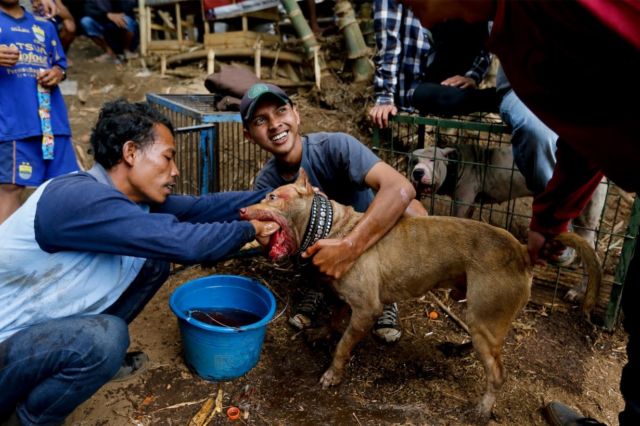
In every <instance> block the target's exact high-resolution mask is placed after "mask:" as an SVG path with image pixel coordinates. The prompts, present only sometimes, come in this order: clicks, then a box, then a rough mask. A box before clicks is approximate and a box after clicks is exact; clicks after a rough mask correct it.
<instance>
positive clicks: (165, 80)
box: [66, 38, 626, 425]
mask: <svg viewBox="0 0 640 426" xmlns="http://www.w3.org/2000/svg"><path fill="white" fill-rule="evenodd" d="M97 54H99V52H98V51H97V50H96V49H95V48H94V47H93V46H92V45H91V44H90V43H89V42H88V41H87V40H85V39H82V38H80V39H78V40H77V41H76V43H75V44H74V45H73V46H72V48H71V52H70V55H69V56H70V58H71V59H72V60H73V67H72V68H71V69H70V70H69V73H68V74H69V79H70V80H72V81H76V82H77V84H78V93H77V94H76V95H70V96H67V97H66V100H67V103H68V107H69V115H70V118H71V124H72V128H73V131H74V139H75V142H76V143H77V146H78V148H79V149H78V151H79V152H80V153H81V156H82V159H83V164H84V165H85V166H88V165H89V164H90V163H91V158H90V155H87V154H86V151H87V148H88V146H87V144H86V142H87V141H88V132H89V131H90V129H91V126H92V125H93V123H94V121H95V119H96V117H97V113H98V111H99V108H100V106H101V105H102V103H103V102H105V101H108V100H112V99H115V98H117V97H120V96H123V97H125V98H127V99H129V100H132V101H142V100H144V95H145V93H147V92H157V93H206V90H205V88H204V85H203V78H204V76H205V72H204V70H203V65H202V64H198V63H191V64H187V65H186V66H184V67H183V70H182V72H181V74H182V75H183V77H176V76H166V77H160V76H159V74H158V71H157V69H156V70H153V69H152V70H151V73H150V74H149V73H145V72H143V68H142V67H141V63H140V61H133V62H131V63H129V64H127V65H124V66H116V65H112V64H109V65H105V64H95V63H91V62H89V61H88V59H89V58H91V57H93V56H96V55H97ZM185 75H192V76H193V77H184V76H185ZM358 90H361V89H358ZM364 92H365V93H366V89H365V90H364ZM300 93H301V94H300V95H299V96H298V99H299V106H300V110H301V113H302V120H303V130H304V131H313V130H331V131H336V130H339V131H346V132H349V133H351V134H354V135H356V136H358V137H359V138H361V140H363V141H365V142H368V141H369V140H370V134H368V133H367V129H366V126H363V124H362V123H363V120H362V119H363V117H364V110H365V109H364V108H365V103H366V98H358V99H355V98H353V96H352V95H348V94H349V93H353V91H350V90H348V89H347V90H345V92H343V94H342V95H344V96H345V101H344V102H340V103H338V105H337V106H336V105H335V104H334V106H333V109H328V108H327V105H326V103H323V102H321V101H318V96H317V93H315V94H314V93H313V91H309V89H302V90H301V91H300ZM345 93H347V94H346V95H345ZM349 96H351V97H349ZM218 273H228V274H240V275H246V276H250V277H255V278H258V279H261V280H264V282H265V283H266V284H268V285H269V286H270V287H271V289H272V290H273V292H274V293H275V294H276V295H277V299H278V310H277V312H278V313H280V312H282V311H283V310H284V311H285V313H284V314H282V315H281V316H279V317H278V318H277V319H276V320H275V321H273V322H272V323H271V324H270V325H269V326H268V329H267V334H266V338H265V342H264V345H263V347H262V354H261V358H260V361H259V362H258V364H257V366H256V367H255V368H253V369H252V370H251V371H250V372H249V373H248V374H246V375H245V376H244V377H241V378H238V379H236V380H233V381H229V382H221V383H214V382H208V381H205V380H202V379H200V378H199V377H198V376H197V375H195V374H193V373H192V372H191V371H189V369H188V368H187V367H186V366H185V364H184V361H183V358H182V355H181V351H182V346H181V341H180V334H179V331H178V327H177V321H176V319H175V316H174V315H173V314H172V313H171V311H170V309H169V306H168V298H169V296H170V294H171V292H172V291H173V290H174V289H175V288H176V287H177V286H179V285H180V284H182V283H184V282H186V281H188V280H191V279H193V278H196V277H200V276H203V275H209V274H218ZM305 285H306V283H305V282H304V280H303V279H302V278H301V277H300V275H299V274H298V273H297V269H296V268H295V267H293V266H292V265H287V264H285V265H278V266H275V265H272V264H270V263H269V262H268V261H266V260H265V259H264V258H262V257H260V256H256V257H249V258H240V259H233V260H228V261H225V262H220V263H218V264H216V265H215V266H213V267H208V268H204V267H202V266H192V267H188V268H184V267H177V268H176V271H175V273H174V274H173V275H172V276H171V278H170V280H169V282H168V283H167V284H166V285H165V286H164V287H163V289H161V290H160V292H159V293H158V294H157V295H156V296H155V297H154V299H153V300H152V301H151V302H150V303H149V305H148V306H147V307H146V309H145V310H144V311H143V312H142V314H141V315H140V316H139V317H138V318H137V319H136V320H135V321H134V322H133V323H132V325H131V327H130V330H131V350H144V351H145V352H147V353H148V354H149V356H150V357H151V365H150V366H149V368H148V369H147V370H146V371H145V372H143V373H142V374H140V375H139V376H137V377H135V378H133V379H132V380H130V381H128V382H121V383H110V384H107V385H106V386H105V387H104V388H102V389H101V390H100V391H99V392H98V393H97V394H95V395H94V396H93V397H92V398H91V399H90V400H88V401H87V402H85V403H84V404H82V405H81V406H80V407H78V409H77V410H76V411H75V412H74V413H73V414H72V415H71V416H70V417H69V418H68V420H67V422H66V424H68V425H129V424H134V425H151V424H153V425H156V424H157V425H187V424H189V422H190V421H191V420H192V418H193V417H194V416H195V415H196V414H197V413H198V411H199V410H200V409H201V408H202V407H203V405H204V404H205V403H206V401H207V400H208V399H209V398H214V399H215V398H216V397H217V396H218V395H219V394H220V395H222V400H221V401H222V406H223V412H222V413H221V414H215V415H214V416H213V417H212V418H211V420H210V423H209V424H228V423H231V421H230V420H228V419H227V418H226V415H225V414H224V413H225V412H226V407H228V406H230V405H234V406H240V407H241V408H242V413H241V419H240V420H238V421H236V423H238V422H240V423H246V424H256V425H263V424H276V425H307V424H308V425H312V424H313V425H315V424H331V425H365V424H366V425H379V424H385V425H387V424H388V425H392V424H393V425H395V424H416V425H417V424H419V425H467V424H477V422H478V419H476V418H475V417H474V416H473V414H472V408H473V406H474V404H475V403H476V402H477V401H478V398H479V397H480V395H481V394H482V392H483V389H484V372H483V370H482V367H481V365H480V363H479V361H478V359H477V357H476V356H475V354H474V353H473V352H472V351H469V350H465V349H460V348H458V347H457V345H458V344H461V343H464V342H466V341H468V336H467V334H466V333H465V332H464V331H462V330H461V328H460V327H459V326H458V325H457V324H456V323H455V322H454V321H452V319H451V318H450V317H449V316H448V315H447V314H446V313H445V312H444V311H443V310H442V309H441V308H440V307H439V306H437V305H436V304H435V302H434V301H433V299H431V298H430V297H429V296H427V297H425V298H422V299H418V300H409V301H404V302H401V303H400V304H399V306H400V314H401V322H402V325H403V328H404V336H403V338H402V339H401V341H400V342H399V343H398V344H395V345H391V346H387V345H383V344H380V343H378V342H377V341H375V340H374V339H373V338H368V339H366V340H365V341H363V342H362V343H361V344H360V346H359V347H358V348H357V349H356V351H355V353H354V356H353V358H352V360H351V362H350V365H349V369H348V372H347V374H346V377H345V380H344V382H343V383H342V384H341V385H339V386H338V387H335V388H333V389H330V390H322V389H321V388H320V387H319V385H318V379H319V377H320V376H321V374H322V372H323V371H324V369H325V368H326V367H327V366H328V364H329V362H330V358H331V351H332V348H333V347H334V344H335V339H334V340H333V341H329V342H323V343H315V344H314V343H311V342H309V341H307V339H305V336H304V335H302V334H299V333H296V332H295V331H294V330H292V329H291V328H290V327H289V326H288V324H287V321H286V318H287V313H286V311H287V310H288V307H290V306H291V304H292V303H294V302H295V300H296V299H297V298H298V297H299V294H300V288H302V287H304V286H305ZM534 294H535V288H534ZM437 295H438V297H440V298H441V299H442V301H443V303H444V304H445V305H446V306H447V307H448V308H449V309H451V311H452V312H453V313H455V314H457V315H460V316H462V317H463V316H464V304H460V303H456V302H453V301H452V300H450V299H449V298H448V297H447V294H446V293H441V292H438V293H437ZM434 310H435V311H437V312H438V313H439V316H438V318H437V319H435V320H433V319H429V318H428V317H427V316H426V315H425V312H430V311H434ZM624 349H625V336H624V333H623V332H622V331H621V330H619V329H618V330H616V331H615V332H613V333H609V332H605V331H603V330H602V329H600V328H596V329H593V328H591V327H590V326H588V325H587V324H586V323H585V321H584V320H583V318H582V317H581V315H580V314H579V311H578V309H577V308H576V307H573V306H570V305H566V304H563V303H562V302H559V301H558V303H557V304H556V305H555V306H553V307H549V306H548V304H537V303H530V304H529V305H528V306H526V308H525V310H524V312H523V313H522V314H520V315H519V316H518V318H517V319H516V321H515V324H514V328H513V330H512V332H511V333H510V334H509V336H508V339H507V342H506V344H505V347H504V360H505V365H506V368H507V371H508V377H507V380H506V383H505V385H504V387H503V389H502V391H501V393H500V394H499V396H498V400H497V404H496V407H495V409H494V414H493V417H492V419H491V420H490V424H503V425H516V424H518V425H519V424H531V425H543V424H546V422H545V421H544V419H543V417H542V416H541V413H540V408H541V407H542V406H543V405H544V403H545V402H547V401H550V400H554V399H557V400H561V401H564V402H566V403H568V404H570V405H573V406H575V407H578V408H579V409H580V410H582V411H583V412H584V413H587V414H589V415H592V416H594V417H596V418H598V419H600V420H601V421H605V422H607V423H608V424H616V423H617V413H618V411H619V410H620V409H621V408H622V405H623V402H622V398H621V396H620V393H619V390H618V383H619V377H620V371H621V368H622V366H623V365H624V363H625V359H626V355H625V351H624Z"/></svg>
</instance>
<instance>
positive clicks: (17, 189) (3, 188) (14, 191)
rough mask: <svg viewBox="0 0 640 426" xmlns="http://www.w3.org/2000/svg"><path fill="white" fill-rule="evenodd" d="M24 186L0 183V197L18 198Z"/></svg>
mask: <svg viewBox="0 0 640 426" xmlns="http://www.w3.org/2000/svg"><path fill="white" fill-rule="evenodd" d="M22 191H24V186H22V185H15V184H13V183H0V196H2V197H15V198H20V195H21V194H22Z"/></svg>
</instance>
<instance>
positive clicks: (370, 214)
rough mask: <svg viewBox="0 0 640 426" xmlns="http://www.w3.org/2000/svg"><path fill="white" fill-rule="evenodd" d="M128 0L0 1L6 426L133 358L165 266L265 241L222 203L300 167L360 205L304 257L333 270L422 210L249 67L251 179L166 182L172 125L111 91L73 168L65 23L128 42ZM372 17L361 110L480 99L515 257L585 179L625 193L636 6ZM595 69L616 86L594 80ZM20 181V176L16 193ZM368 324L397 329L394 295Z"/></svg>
mask: <svg viewBox="0 0 640 426" xmlns="http://www.w3.org/2000/svg"><path fill="white" fill-rule="evenodd" d="M136 3H137V2H135V1H133V2H132V1H126V0H121V1H115V0H114V1H109V0H93V1H91V0H88V1H86V2H83V5H82V7H81V8H80V9H81V10H78V5H77V4H74V5H69V6H71V7H67V5H65V4H64V3H63V2H62V1H61V0H34V1H33V2H28V3H27V4H22V2H21V1H19V0H0V30H1V31H0V242H1V243H0V299H1V300H3V303H2V304H1V305H0V354H1V355H0V389H4V390H9V389H10V391H3V392H2V393H1V394H0V421H4V422H9V423H8V424H11V422H13V424H62V423H63V422H64V419H65V418H66V417H67V416H68V415H69V414H70V413H71V412H72V411H73V410H74V409H75V408H76V407H77V406H78V405H79V404H81V403H82V402H83V401H85V400H86V399H88V398H90V397H91V395H93V394H94V393H95V392H96V391H97V390H98V389H99V388H100V387H102V386H103V385H104V384H105V383H107V382H108V381H110V380H118V379H125V378H127V377H129V376H131V375H132V374H134V373H135V372H136V371H137V370H139V369H140V368H141V367H142V366H143V364H144V363H145V362H147V361H148V358H147V357H146V355H145V354H143V353H140V352H127V349H128V346H129V333H128V324H129V323H130V322H131V321H132V320H133V319H134V318H135V317H136V316H137V315H138V314H139V313H140V312H141V310H142V309H143V308H144V306H145V305H146V304H147V303H148V302H149V301H150V300H151V298H152V297H153V296H154V294H155V293H156V292H157V290H158V289H159V288H160V287H161V286H162V284H163V283H164V282H165V280H166V278H167V276H168V273H169V262H176V263H182V264H190V263H199V262H213V261H216V260H218V259H221V258H223V257H225V256H228V255H230V254H232V253H235V252H237V250H239V249H240V247H242V246H243V245H244V244H245V243H247V242H250V241H253V240H257V241H258V242H259V243H260V244H261V245H263V246H265V245H267V244H268V243H269V240H270V238H271V236H272V235H273V234H274V233H275V232H276V231H277V230H278V229H279V225H278V224H277V223H275V222H270V221H258V220H251V221H242V220H240V217H239V213H238V212H239V209H240V208H241V207H244V206H247V205H250V204H253V203H256V202H258V201H259V200H261V199H262V198H264V196H265V194H266V193H267V192H268V191H269V190H270V189H272V188H274V187H277V186H280V185H282V184H285V183H290V182H293V181H294V180H295V179H296V178H297V176H298V173H299V170H300V169H301V168H302V169H304V170H305V172H306V174H307V175H308V176H309V179H310V182H311V183H312V185H314V186H315V187H317V188H318V190H319V191H322V192H323V193H325V194H327V195H328V196H329V197H330V198H332V199H335V200H337V201H339V202H341V203H343V204H346V205H350V206H352V207H353V208H354V209H355V210H357V211H361V212H363V213H364V215H363V217H362V220H361V221H360V222H359V223H358V225H357V226H356V227H355V228H354V229H353V230H352V231H351V232H350V233H349V234H348V235H346V236H345V237H343V238H342V239H336V240H332V239H320V240H319V241H316V242H314V243H313V244H312V245H311V246H310V247H308V248H306V250H305V252H304V253H303V257H304V258H308V259H309V265H313V266H314V267H315V269H316V270H319V271H320V272H321V273H323V274H325V275H327V276H329V277H333V278H339V277H341V276H342V275H344V274H345V273H346V272H347V271H348V270H349V268H350V267H351V266H352V265H353V263H354V261H355V260H356V259H357V258H358V256H360V255H361V254H362V253H363V252H364V251H366V250H367V249H368V248H369V247H371V246H372V245H373V244H375V243H376V242H377V241H378V240H379V239H380V238H382V237H383V236H384V235H385V234H386V232H387V231H388V230H389V229H391V228H392V227H393V226H394V224H395V223H396V221H397V220H398V219H399V218H400V217H402V216H403V215H426V214H427V213H426V211H425V209H424V207H423V206H422V204H420V203H419V202H418V201H417V200H415V190H414V188H413V186H412V185H411V183H410V182H409V181H408V180H407V179H406V177H404V176H403V175H401V174H400V173H398V172H397V171H396V170H395V169H394V168H393V167H391V166H390V165H388V164H386V163H385V162H384V161H382V160H381V159H380V158H379V157H377V156H376V155H375V154H374V153H373V152H372V151H371V150H370V149H369V148H367V147H366V146H365V144H363V143H362V142H361V141H358V140H357V139H355V138H353V137H352V136H350V135H347V134H344V133H336V132H330V131H327V132H318V133H310V134H304V135H303V134H302V133H301V132H300V130H299V129H300V121H301V117H300V114H299V112H298V110H297V108H296V106H295V105H294V103H293V102H292V100H291V98H290V97H289V96H288V95H287V93H286V92H285V91H284V90H283V89H282V88H280V87H277V86H274V85H271V84H266V83H257V84H255V85H253V86H252V87H251V88H250V89H249V90H248V91H247V92H246V93H245V94H244V96H243V98H242V100H241V102H240V106H239V107H240V115H241V117H242V122H243V128H244V135H245V137H246V139H248V140H250V141H252V142H253V143H255V144H256V145H257V146H259V147H260V148H262V149H264V150H266V151H268V152H269V153H271V154H272V157H271V159H270V160H269V161H268V162H267V163H266V164H265V165H264V167H263V168H262V169H261V170H260V172H259V173H258V175H257V176H256V179H255V183H254V188H253V189H252V190H247V191H241V192H228V193H214V194H206V195H202V196H199V197H192V196H181V195H176V194H172V190H173V188H174V186H175V183H176V178H177V177H178V174H179V171H178V168H177V166H176V162H175V156H176V145H175V140H174V129H173V126H172V123H171V122H170V121H169V120H168V119H167V118H166V117H164V116H163V115H161V114H160V113H158V112H157V111H156V110H154V109H153V108H151V107H150V106H149V105H147V104H144V103H132V102H128V101H125V100H115V101H112V102H108V103H106V104H105V105H104V106H103V108H102V109H101V111H100V115H99V117H98V120H97V122H96V123H95V126H94V128H93V130H92V134H91V145H92V148H93V152H94V159H95V164H94V165H93V167H92V168H91V169H89V170H86V171H82V170H80V169H79V167H78V163H77V160H76V158H75V154H74V150H73V145H72V135H71V129H70V126H69V120H68V116H67V110H66V106H65V104H64V99H63V97H62V94H61V92H60V88H59V84H60V83H61V82H62V81H63V80H64V79H65V78H66V70H67V67H68V65H69V61H68V60H67V57H66V52H67V51H68V49H69V46H70V45H71V43H72V42H73V39H74V37H75V35H76V34H78V33H83V34H84V35H86V36H87V37H90V38H91V39H92V40H93V41H94V42H95V43H96V45H97V46H99V47H100V48H101V49H102V51H103V53H102V54H101V55H100V56H98V57H97V58H96V60H97V61H99V62H113V63H118V62H121V61H125V60H127V59H130V58H132V57H134V56H135V55H136V53H135V51H136V46H137V38H138V34H137V32H138V28H137V23H136V20H135V16H134V15H133V7H134V6H136ZM79 14H80V15H79ZM76 24H79V25H76ZM374 27H375V30H376V31H375V32H376V46H377V54H376V57H375V64H376V73H375V77H374V80H373V87H374V93H375V99H374V100H373V106H372V107H371V109H370V110H369V117H370V119H371V122H372V124H373V125H375V126H378V127H380V128H385V127H387V126H388V125H389V120H390V118H391V116H393V115H395V114H397V113H398V112H399V111H408V112H419V113H421V114H439V115H443V116H449V115H454V114H466V113H469V112H473V111H489V112H499V113H500V115H501V117H502V118H503V120H504V121H505V122H506V123H507V124H509V125H510V126H511V127H512V129H513V134H512V140H513V149H514V158H515V161H516V165H517V166H518V168H519V169H520V171H521V172H522V173H523V174H524V176H525V178H526V181H527V185H528V186H529V187H530V189H531V190H532V192H533V193H534V194H536V195H535V198H534V204H533V219H532V221H531V224H530V232H529V239H528V249H529V254H530V257H531V259H532V260H533V261H536V260H541V259H544V258H549V257H551V256H555V255H557V254H558V250H557V248H552V247H550V246H549V244H547V241H548V240H549V239H550V237H551V236H553V235H555V234H558V233H560V232H564V231H566V230H567V229H568V227H569V223H570V221H571V219H573V218H575V217H576V216H578V214H579V213H580V212H581V210H582V209H583V208H584V206H585V205H586V203H587V202H588V201H589V198H590V196H591V194H592V192H593V191H594V189H595V188H596V186H597V185H598V184H599V182H600V180H601V178H602V177H603V175H606V176H607V177H609V178H611V179H612V180H614V181H615V182H616V184H618V185H619V186H621V187H622V188H624V189H626V190H628V191H632V192H638V191H639V190H640V174H638V173H637V172H636V171H635V162H636V161H637V159H638V158H640V145H639V144H638V138H637V136H636V135H635V133H636V132H635V131H634V129H632V127H633V119H634V118H635V116H636V113H637V112H638V106H637V105H635V104H631V106H629V103H627V102H624V99H623V96H624V97H625V98H630V99H635V98H636V96H635V95H637V94H638V90H639V89H638V87H637V85H635V84H633V81H635V78H634V77H635V74H636V73H637V70H638V69H639V68H640V67H639V65H640V63H639V62H640V55H639V53H640V3H637V2H635V1H634V0H599V1H595V0H573V1H566V2H553V3H552V2H539V1H535V0H532V1H527V0H520V1H509V0H475V1H472V2H470V1H465V0H374ZM594 51H596V52H598V54H599V58H598V60H597V61H595V60H594V58H593V52H594ZM489 52H491V53H492V54H496V55H497V56H498V58H499V59H500V62H501V65H502V68H501V70H500V72H499V77H498V81H497V85H496V87H493V88H488V89H480V88H479V86H480V83H481V81H482V79H483V78H484V77H485V75H486V73H487V69H488V66H489V63H490V59H491V57H490V53H489ZM507 77H508V79H507ZM613 81H622V82H626V83H628V84H626V86H625V88H624V89H620V88H614V87H612V86H611V85H609V84H593V83H594V82H613ZM586 88H588V89H586ZM18 98H19V99H21V101H20V102H17V101H16V99H18ZM327 130H330V129H327ZM26 187H36V189H35V191H34V192H33V194H32V195H31V196H30V197H29V198H27V199H26V201H23V196H22V192H23V191H24V189H25V188H26ZM639 264H640V260H639V255H638V254H637V253H636V254H635V255H634V256H633V258H632V259H631V261H630V264H629V269H628V273H627V280H626V285H625V287H624V294H623V298H622V304H623V310H624V314H625V316H624V327H625V330H626V331H627V332H628V333H629V342H628V346H627V355H628V363H627V365H626V366H625V368H624V370H623V374H622V380H621V391H622V395H623V397H624V399H625V403H626V405H625V409H624V411H623V412H621V413H620V417H619V420H620V424H622V425H634V424H640V381H639V380H638V379H640V347H638V346H639V345H640V316H639V314H637V313H636V312H635V309H634V307H635V306H634V304H635V301H636V300H638V297H639V296H640V287H638V286H639V285H640V283H638V280H639V279H640V270H639ZM303 268H305V270H306V268H307V267H303ZM309 276H310V277H311V275H309ZM309 279H310V280H313V278H309ZM310 287H312V288H311V289H310V290H309V291H308V292H307V293H306V294H305V296H304V297H303V300H302V301H301V302H300V303H299V304H298V305H297V306H296V307H295V308H294V309H293V310H292V312H291V316H290V318H289V322H290V323H291V324H292V325H293V326H294V327H296V328H298V329H304V328H309V327H313V326H314V325H315V320H316V316H317V314H318V310H319V309H320V305H321V304H322V301H323V299H324V295H323V292H324V291H326V289H325V288H323V286H322V285H321V284H316V285H315V286H310ZM374 333H375V335H376V336H377V337H379V338H381V339H382V340H383V341H385V342H388V343H392V342H396V341H398V339H400V337H401V335H402V330H401V327H400V324H399V321H398V311H397V306H396V305H395V304H391V305H387V306H385V308H384V311H383V314H382V316H381V317H380V318H379V319H378V321H377V322H376V325H375V328H374ZM35 341H37V342H38V344H37V345H34V344H33V342H35ZM545 412H546V414H547V415H548V419H549V421H550V422H551V423H552V424H558V425H569V424H601V423H599V422H598V421H597V420H594V419H589V418H583V417H582V416H580V415H579V414H577V413H575V412H574V411H573V410H572V409H570V408H569V407H567V406H565V405H564V404H562V403H560V402H553V403H551V404H548V405H547V406H546V407H545Z"/></svg>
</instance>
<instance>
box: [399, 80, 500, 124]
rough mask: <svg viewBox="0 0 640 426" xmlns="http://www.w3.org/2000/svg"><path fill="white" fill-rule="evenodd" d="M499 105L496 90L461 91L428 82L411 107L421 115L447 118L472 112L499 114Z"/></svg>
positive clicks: (419, 91) (414, 95)
mask: <svg viewBox="0 0 640 426" xmlns="http://www.w3.org/2000/svg"><path fill="white" fill-rule="evenodd" d="M499 104H500V103H499V98H498V95H497V93H496V89H495V88H489V89H460V88H459V87H452V86H443V85H442V84H439V83H428V82H425V83H420V84H419V85H418V87H416V90H415V91H414V92H413V97H412V98H411V106H413V107H414V108H415V109H417V110H418V111H420V114H422V115H427V114H434V115H442V116H445V117H448V116H452V115H466V114H470V113H472V112H498V107H499Z"/></svg>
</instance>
